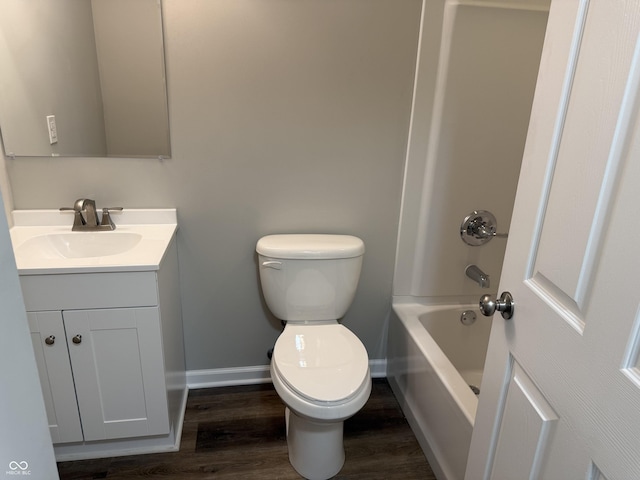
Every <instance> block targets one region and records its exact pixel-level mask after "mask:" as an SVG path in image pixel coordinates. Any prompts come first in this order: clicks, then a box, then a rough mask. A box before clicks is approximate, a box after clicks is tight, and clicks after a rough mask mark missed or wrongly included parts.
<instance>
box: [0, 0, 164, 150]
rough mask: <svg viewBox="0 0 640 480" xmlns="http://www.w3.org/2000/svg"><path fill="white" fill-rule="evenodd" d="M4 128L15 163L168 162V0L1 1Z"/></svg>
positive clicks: (0, 111) (0, 114)
mask: <svg viewBox="0 0 640 480" xmlns="http://www.w3.org/2000/svg"><path fill="white" fill-rule="evenodd" d="M0 131H1V133H2V141H3V144H4V151H5V154H6V155H7V156H9V157H18V156H30V157H31V156H94V157H95V156H97V157H169V156H170V155H171V150H170V143H169V117H168V105H167V91H166V78H165V66H164V44H163V33H162V3H161V0H0Z"/></svg>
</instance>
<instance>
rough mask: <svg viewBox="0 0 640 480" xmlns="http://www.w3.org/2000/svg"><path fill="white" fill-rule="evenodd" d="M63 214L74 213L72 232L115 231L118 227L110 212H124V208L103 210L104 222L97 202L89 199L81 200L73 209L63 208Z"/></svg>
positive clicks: (77, 201)
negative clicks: (100, 217)
mask: <svg viewBox="0 0 640 480" xmlns="http://www.w3.org/2000/svg"><path fill="white" fill-rule="evenodd" d="M60 211H61V212H73V215H74V217H73V227H71V231H73V232H77V231H85V232H88V231H92V232H95V231H101V230H115V229H116V226H115V224H114V223H113V220H112V219H111V215H110V213H109V212H110V211H118V212H121V211H122V207H109V208H103V209H102V221H100V219H99V218H98V212H97V211H96V202H95V200H91V199H89V198H79V199H78V200H76V203H75V204H74V205H73V208H69V207H62V208H60Z"/></svg>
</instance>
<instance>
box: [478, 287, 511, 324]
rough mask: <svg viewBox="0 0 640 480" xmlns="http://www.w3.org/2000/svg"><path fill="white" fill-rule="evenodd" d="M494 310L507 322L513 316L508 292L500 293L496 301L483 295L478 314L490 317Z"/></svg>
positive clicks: (489, 296)
mask: <svg viewBox="0 0 640 480" xmlns="http://www.w3.org/2000/svg"><path fill="white" fill-rule="evenodd" d="M496 310H497V311H498V312H501V313H502V318H504V319H505V320H509V319H510V318H511V317H512V316H513V310H514V303H513V297H512V296H511V294H510V293H509V292H502V295H500V298H499V299H498V300H493V299H492V298H491V295H483V296H482V297H481V298H480V312H481V313H482V314H483V315H485V316H487V317H490V316H491V315H493V314H494V313H495V312H496Z"/></svg>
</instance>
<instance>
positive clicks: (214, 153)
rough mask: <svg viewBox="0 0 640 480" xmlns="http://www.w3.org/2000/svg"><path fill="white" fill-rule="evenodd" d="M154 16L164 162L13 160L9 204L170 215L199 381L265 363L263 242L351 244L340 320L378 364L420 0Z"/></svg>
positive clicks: (180, 7) (250, 3) (191, 362)
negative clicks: (346, 300)
mask: <svg viewBox="0 0 640 480" xmlns="http://www.w3.org/2000/svg"><path fill="white" fill-rule="evenodd" d="M163 6H164V21H165V29H166V30H165V32H166V62H167V78H168V93H169V112H170V126H171V145H172V158H171V159H167V160H157V159H131V158H126V159H123V158H118V159H115V158H110V159H105V158H20V159H15V160H11V159H7V170H8V174H9V175H8V176H9V180H10V182H11V187H12V189H13V195H12V196H9V199H11V198H12V199H13V203H14V204H15V208H19V209H31V208H56V207H60V206H66V205H67V204H68V203H69V202H70V201H73V199H75V198H82V197H88V198H94V199H96V200H97V201H99V202H100V204H104V205H107V204H108V205H121V206H124V207H125V208H127V207H129V208H144V207H159V206H162V207H165V206H166V207H175V208H177V211H178V216H179V218H178V222H179V225H180V230H179V232H178V249H179V258H180V275H181V287H182V302H183V318H184V329H185V350H186V357H187V369H188V370H190V371H192V372H197V377H198V381H200V382H201V383H206V382H207V380H211V379H212V378H218V377H220V376H224V377H225V378H226V379H227V380H229V378H228V375H227V374H228V372H229V369H234V368H240V369H241V372H240V373H241V374H242V375H245V373H246V371H247V369H249V370H250V371H251V372H252V374H253V373H255V372H258V373H257V375H258V376H260V375H261V374H262V373H264V371H265V369H264V367H265V366H266V365H267V364H268V363H269V359H268V358H267V350H268V349H269V348H271V347H273V343H274V342H275V339H276V338H277V336H278V334H279V333H280V330H281V325H280V322H279V321H278V320H276V319H275V318H274V317H273V316H271V315H270V314H269V313H268V310H267V308H266V306H265V305H264V304H263V303H262V301H261V297H260V293H259V280H258V272H257V264H256V257H255V254H254V246H255V242H256V241H257V239H258V238H260V237H261V236H263V235H266V234H269V233H274V232H292V233H297V232H303V231H309V232H321V231H324V232H331V233H352V234H354V235H357V236H359V237H361V238H362V239H363V240H364V241H365V243H366V245H367V253H368V257H367V259H366V260H365V262H364V264H363V269H362V279H361V282H360V286H359V288H358V291H357V293H356V298H355V300H354V304H353V306H352V308H351V310H350V311H349V313H348V314H347V317H346V318H345V323H347V324H348V325H349V327H350V328H351V329H352V330H353V331H354V333H356V335H358V337H359V338H360V339H361V340H362V342H363V343H364V344H365V346H366V347H367V350H368V353H369V357H370V358H372V359H374V360H376V361H382V359H384V358H385V342H386V339H385V338H384V330H385V328H384V325H385V322H386V320H387V317H388V315H389V312H390V300H391V283H392V276H393V262H394V252H395V242H396V233H397V223H398V222H397V218H398V210H399V205H400V197H401V188H402V172H403V162H404V153H405V145H406V138H407V132H408V124H409V113H410V106H411V95H412V82H413V77H414V67H415V58H416V49H417V39H418V28H419V20H420V8H421V1H420V0H406V1H403V2H397V1H395V0H351V1H349V2H342V1H340V2H326V1H324V0H305V1H299V2H298V1H296V2H290V1H287V0H218V1H216V2H211V1H207V0H165V1H164V2H163ZM0 175H1V173H0ZM0 178H1V177H0ZM0 188H2V189H3V192H4V194H5V195H8V193H7V192H5V190H8V189H5V187H4V185H2V187H0ZM8 203H9V202H8ZM219 373H221V375H218V374H219ZM229 381H232V382H233V381H234V380H233V379H231V380H229Z"/></svg>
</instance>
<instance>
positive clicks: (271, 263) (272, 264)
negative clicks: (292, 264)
mask: <svg viewBox="0 0 640 480" xmlns="http://www.w3.org/2000/svg"><path fill="white" fill-rule="evenodd" d="M262 266H263V267H266V268H275V269H276V270H280V269H281V268H282V262H277V261H275V260H267V261H266V262H262Z"/></svg>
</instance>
